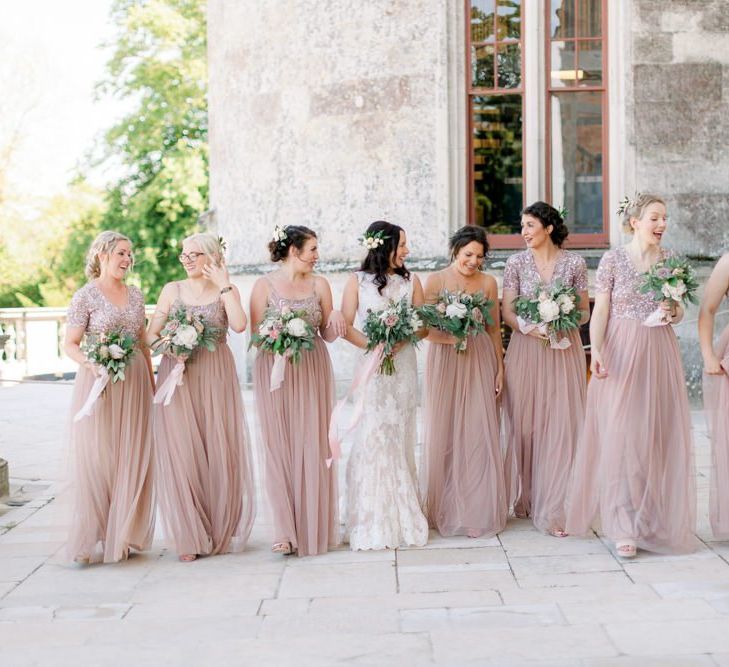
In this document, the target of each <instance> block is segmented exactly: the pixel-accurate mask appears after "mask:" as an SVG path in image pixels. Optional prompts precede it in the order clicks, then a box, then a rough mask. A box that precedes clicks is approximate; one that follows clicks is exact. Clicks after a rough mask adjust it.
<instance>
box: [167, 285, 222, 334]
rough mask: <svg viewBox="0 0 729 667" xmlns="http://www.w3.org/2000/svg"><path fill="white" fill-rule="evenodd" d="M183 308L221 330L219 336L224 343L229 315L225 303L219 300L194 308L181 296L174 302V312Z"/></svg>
mask: <svg viewBox="0 0 729 667" xmlns="http://www.w3.org/2000/svg"><path fill="white" fill-rule="evenodd" d="M180 306H182V307H183V308H186V309H187V310H188V311H190V312H193V313H197V314H198V315H200V316H201V317H202V318H203V321H204V322H205V323H206V324H207V325H209V326H211V327H217V328H218V329H220V331H221V333H220V335H219V336H218V340H219V341H224V340H225V339H226V337H227V335H228V315H227V313H226V312H225V306H223V302H222V301H221V300H220V299H218V300H217V301H213V302H212V303H203V304H202V305H199V306H194V305H192V304H189V303H185V302H184V301H183V300H182V299H181V298H180V297H179V296H178V297H177V298H176V299H175V300H174V301H173V302H172V308H171V309H170V310H174V309H175V308H178V307H180Z"/></svg>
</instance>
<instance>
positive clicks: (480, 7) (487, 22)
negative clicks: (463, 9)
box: [471, 0, 496, 43]
mask: <svg viewBox="0 0 729 667" xmlns="http://www.w3.org/2000/svg"><path fill="white" fill-rule="evenodd" d="M495 1H496V0H472V2H471V41H472V42H474V43H476V42H486V41H490V42H491V41H493V39H494V9H495V8H494V3H495Z"/></svg>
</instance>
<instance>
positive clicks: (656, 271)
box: [640, 257, 699, 326]
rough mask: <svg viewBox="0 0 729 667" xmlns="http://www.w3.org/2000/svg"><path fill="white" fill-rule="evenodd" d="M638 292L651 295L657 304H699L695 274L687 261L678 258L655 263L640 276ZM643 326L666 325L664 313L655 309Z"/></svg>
mask: <svg viewBox="0 0 729 667" xmlns="http://www.w3.org/2000/svg"><path fill="white" fill-rule="evenodd" d="M641 278H642V282H641V285H640V291H641V292H642V293H643V294H651V295H652V296H653V299H654V300H655V301H657V302H661V301H669V302H671V303H672V304H679V303H683V304H684V305H685V304H688V303H693V304H697V303H698V302H699V300H698V298H697V297H696V291H697V290H698V288H699V283H698V281H697V280H696V272H695V271H694V269H693V268H692V267H691V265H690V264H689V263H688V261H687V260H685V259H681V258H680V257H668V258H666V259H664V260H662V261H660V262H656V263H655V264H654V265H653V266H651V268H650V269H649V270H648V271H646V272H645V273H644V274H642V276H641ZM645 324H647V325H648V326H652V325H658V324H666V320H665V318H664V311H663V310H662V309H660V308H659V309H657V310H656V311H655V312H654V313H652V314H651V315H650V316H649V317H648V319H647V320H646V322H645Z"/></svg>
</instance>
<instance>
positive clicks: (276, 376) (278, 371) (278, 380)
mask: <svg viewBox="0 0 729 667" xmlns="http://www.w3.org/2000/svg"><path fill="white" fill-rule="evenodd" d="M290 356H291V353H290V352H289V350H286V352H284V353H283V354H275V355H274V357H275V359H274V360H273V366H272V368H271V391H276V390H277V389H278V388H279V387H280V386H281V385H282V384H283V381H284V377H285V376H286V362H287V361H288V360H289V357H290Z"/></svg>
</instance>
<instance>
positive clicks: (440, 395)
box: [423, 334, 509, 537]
mask: <svg viewBox="0 0 729 667" xmlns="http://www.w3.org/2000/svg"><path fill="white" fill-rule="evenodd" d="M496 371H497V361H496V354H495V352H494V346H493V343H492V341H491V339H490V338H489V337H488V336H487V335H485V334H482V335H480V336H475V337H470V338H469V339H468V346H467V348H466V351H465V352H464V353H458V352H456V350H455V348H454V346H453V345H443V344H440V343H429V344H428V353H427V360H426V368H425V382H424V387H425V396H424V404H423V407H424V412H425V461H426V465H425V473H424V479H425V481H426V482H427V494H426V495H425V497H426V501H425V514H426V517H427V518H428V523H429V524H430V526H431V527H433V528H437V529H438V532H439V533H440V534H441V535H443V536H451V535H469V536H471V537H481V536H492V535H495V534H496V533H498V532H500V531H502V530H503V529H504V527H505V526H506V519H507V516H508V512H509V505H508V500H507V497H506V483H505V479H504V463H503V458H502V455H501V442H500V439H499V406H498V402H497V400H496V395H495V393H494V388H495V378H496Z"/></svg>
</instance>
